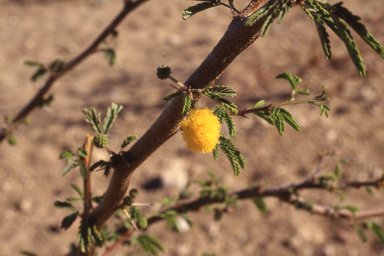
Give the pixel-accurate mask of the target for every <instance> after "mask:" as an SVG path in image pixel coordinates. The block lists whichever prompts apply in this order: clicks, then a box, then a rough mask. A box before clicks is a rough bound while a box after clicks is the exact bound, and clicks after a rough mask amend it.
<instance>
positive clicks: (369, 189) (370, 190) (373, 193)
mask: <svg viewBox="0 0 384 256" xmlns="http://www.w3.org/2000/svg"><path fill="white" fill-rule="evenodd" d="M364 189H365V191H366V192H367V193H368V194H370V195H371V196H375V192H373V190H372V189H371V188H370V187H365V188H364Z"/></svg>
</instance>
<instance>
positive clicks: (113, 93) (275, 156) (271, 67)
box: [0, 0, 384, 256]
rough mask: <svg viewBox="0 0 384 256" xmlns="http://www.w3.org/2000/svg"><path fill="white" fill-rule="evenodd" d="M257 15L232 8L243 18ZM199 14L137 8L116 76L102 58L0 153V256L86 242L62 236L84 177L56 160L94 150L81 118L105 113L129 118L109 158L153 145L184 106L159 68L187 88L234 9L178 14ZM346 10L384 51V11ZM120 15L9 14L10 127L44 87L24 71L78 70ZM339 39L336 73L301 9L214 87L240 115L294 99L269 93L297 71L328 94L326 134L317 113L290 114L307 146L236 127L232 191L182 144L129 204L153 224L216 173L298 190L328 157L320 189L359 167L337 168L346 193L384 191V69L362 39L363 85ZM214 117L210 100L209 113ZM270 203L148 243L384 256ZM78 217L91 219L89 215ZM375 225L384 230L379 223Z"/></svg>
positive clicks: (177, 2)
mask: <svg viewBox="0 0 384 256" xmlns="http://www.w3.org/2000/svg"><path fill="white" fill-rule="evenodd" d="M247 3H248V1H246V0H236V1H235V5H236V6H237V7H238V9H241V8H243V7H245V6H246V5H247ZM330 3H332V4H334V3H336V1H330ZM194 4H195V2H192V1H184V0H167V1H161V0H152V1H148V2H147V3H145V4H143V5H141V6H140V7H139V8H138V9H137V10H135V11H134V12H132V13H131V14H130V15H128V16H127V17H126V19H125V20H124V21H123V22H122V23H121V25H120V26H119V27H118V32H119V35H118V38H117V39H116V40H114V41H113V42H112V43H111V46H112V47H113V48H114V49H115V51H116V54H117V62H116V65H115V66H113V67H111V66H110V65H109V64H108V62H107V61H106V60H105V59H104V58H103V56H102V54H94V55H92V56H90V57H89V58H87V59H86V60H85V61H84V62H83V63H82V64H80V65H79V66H77V67H76V68H75V69H74V70H72V71H71V72H69V73H68V74H66V75H65V76H64V77H62V78H60V79H59V80H58V81H57V82H56V83H55V85H54V86H53V89H52V90H51V91H50V94H53V95H54V101H53V102H52V104H51V106H50V107H47V108H44V109H42V110H35V111H34V112H33V113H32V115H31V116H30V118H31V120H32V123H31V125H30V126H20V127H19V128H18V130H17V131H16V133H15V135H16V137H17V140H18V143H17V144H16V145H15V146H11V145H9V144H7V143H6V142H4V143H2V144H1V145H0V207H1V209H2V210H1V211H0V227H1V228H0V248H1V251H0V255H17V254H18V252H19V251H20V250H28V251H32V252H35V253H37V254H38V255H64V254H66V253H67V252H68V251H69V248H70V244H71V243H73V242H76V238H77V230H78V226H79V221H78V220H77V221H76V222H75V223H74V224H73V226H72V227H71V228H69V229H68V230H66V231H64V230H61V229H60V223H61V220H62V218H63V217H65V216H66V215H67V214H68V213H69V212H66V211H65V210H60V209H57V208H55V207H54V206H53V203H54V201H55V200H64V199H65V198H67V197H74V196H76V192H75V191H74V190H73V189H71V188H70V184H72V183H76V184H79V185H81V184H82V181H81V177H80V174H79V172H78V171H72V172H71V173H69V174H67V175H66V176H65V177H64V178H62V177H60V173H61V171H62V170H63V168H64V166H65V161H63V160H59V159H58V156H59V154H60V153H61V152H62V151H63V150H66V149H70V150H72V151H76V150H77V148H78V147H80V146H81V145H82V143H83V141H84V140H85V136H86V134H93V130H92V129H91V127H90V126H89V125H88V124H86V122H85V121H84V115H83V114H82V113H81V110H83V109H84V108H89V107H95V108H96V109H97V110H98V111H102V112H103V113H105V112H106V109H107V107H108V106H109V105H110V104H111V102H115V103H117V104H119V105H123V106H124V109H123V111H122V112H121V114H120V115H119V117H118V118H117V120H116V122H115V124H114V126H113V128H112V129H111V131H110V134H111V136H110V138H109V139H110V143H109V145H110V146H111V148H113V149H116V150H118V149H119V147H120V144H121V142H122V140H124V139H125V138H126V136H128V135H129V134H137V135H138V136H139V137H140V136H142V135H143V134H144V132H145V131H146V130H147V129H148V128H149V127H150V126H151V124H152V123H153V122H154V121H155V120H156V119H157V117H158V116H159V115H160V113H161V112H162V110H163V109H164V107H165V106H166V104H165V103H164V101H163V100H162V99H163V97H164V96H165V95H166V94H169V93H171V92H173V91H174V89H173V88H172V87H170V86H169V82H168V81H161V80H158V79H157V77H156V68H157V67H158V66H159V65H162V64H167V65H168V66H170V67H171V68H172V75H173V76H174V77H175V78H177V79H179V80H180V81H185V80H186V79H187V78H188V76H189V75H190V74H191V73H192V72H193V71H194V70H195V69H196V68H197V67H198V65H199V64H200V63H201V62H202V61H203V60H204V58H205V57H206V56H207V55H208V54H209V53H210V51H211V49H212V48H213V47H214V46H215V45H216V43H217V42H218V40H219V39H220V38H221V36H222V35H223V33H224V32H225V30H226V28H227V26H228V24H229V23H230V21H231V14H230V11H229V10H228V9H226V8H224V7H217V8H213V9H210V10H208V11H205V12H203V13H201V14H198V15H196V16H193V17H192V18H190V19H189V20H187V21H184V20H182V18H181V15H182V11H183V10H184V9H186V8H187V7H189V6H191V5H194ZM345 6H346V7H347V8H348V9H350V10H351V11H352V12H353V13H354V14H356V15H359V16H360V17H361V18H362V22H363V23H364V24H365V25H366V27H367V28H368V30H369V31H370V32H371V33H372V34H373V35H374V36H375V37H376V38H377V39H378V40H379V41H380V42H381V43H384V33H383V30H382V24H383V16H382V12H383V10H384V3H383V1H381V0H366V1H359V0H349V1H345ZM122 7H123V4H122V1H120V0H99V1H96V0H94V1H91V0H89V1H69V0H68V1H64V0H62V1H54V0H45V1H38V0H35V1H32V0H0V27H1V33H0V115H1V116H5V115H6V114H10V115H12V116H16V114H17V112H18V111H19V110H20V109H21V108H23V107H24V106H25V104H26V103H27V102H29V100H30V99H31V98H32V97H33V96H34V95H35V93H36V91H37V90H38V89H39V88H40V86H41V85H42V84H43V80H39V81H37V82H35V83H33V82H31V81H30V77H31V75H32V74H33V73H34V71H35V69H34V68H31V67H28V66H25V65H24V64H23V63H24V61H26V60H39V61H41V62H43V63H50V62H51V61H53V60H55V59H61V60H64V61H68V60H70V59H72V58H73V57H75V56H77V55H78V54H79V53H80V52H82V51H83V50H84V49H86V48H87V47H88V46H89V45H90V44H91V43H92V42H93V40H94V39H95V38H96V37H97V36H98V35H99V34H100V33H101V31H102V30H103V29H104V28H105V27H106V26H107V25H108V24H109V22H110V21H111V20H112V19H113V18H114V17H115V16H116V15H117V14H118V12H119V11H120V10H121V9H122ZM329 33H330V36H331V37H330V39H331V46H332V53H333V58H332V60H331V61H326V60H325V57H324V54H323V52H322V49H321V45H320V40H319V38H318V35H317V32H316V27H315V25H314V23H313V22H312V21H311V20H310V19H309V18H308V17H307V15H306V14H305V13H304V12H303V11H302V10H301V9H300V8H298V7H296V8H293V9H292V10H291V11H290V12H289V14H288V15H287V17H286V19H285V20H284V22H283V23H282V24H281V25H277V24H273V25H272V27H271V30H270V31H269V33H268V34H267V36H265V37H263V38H260V39H258V40H257V41H256V42H255V43H254V44H253V45H252V46H250V47H249V48H248V49H247V50H246V51H245V52H244V53H243V54H242V55H240V56H239V57H238V58H237V59H236V60H235V61H234V62H233V63H232V65H231V66H230V67H229V68H228V69H227V70H226V71H225V73H224V74H223V75H222V77H221V78H220V79H219V80H218V81H217V84H219V85H228V86H231V87H234V88H235V89H236V90H238V96H237V97H236V98H235V99H234V101H235V103H236V104H237V105H238V106H239V109H243V108H246V107H248V108H250V107H252V106H253V105H254V104H255V103H256V102H257V101H258V100H260V99H265V100H267V101H268V102H270V103H275V102H280V101H284V100H286V99H289V97H290V91H291V89H290V86H289V84H288V83H287V82H286V81H283V80H281V79H279V80H276V79H275V78H274V77H275V76H276V75H277V74H279V73H282V72H283V71H289V72H291V73H292V74H293V75H298V76H300V77H301V78H302V79H303V80H304V82H303V83H302V84H301V87H302V88H308V89H310V90H311V92H312V93H313V95H319V94H320V93H321V87H320V85H324V86H325V87H326V89H327V94H328V96H329V97H330V101H329V105H330V106H331V112H330V116H329V118H325V117H323V116H322V117H320V110H319V109H318V108H317V107H315V106H310V105H297V106H292V107H288V108H287V109H288V110H289V111H290V112H291V113H292V114H293V115H294V117H295V119H296V121H297V122H298V123H299V124H300V125H301V127H302V131H301V132H300V133H298V132H296V131H294V130H293V129H291V127H287V131H286V132H285V134H284V136H280V135H279V134H278V132H277V131H276V129H275V128H274V127H272V126H270V125H268V124H266V122H265V121H263V120H261V119H259V118H256V117H255V116H249V118H242V117H235V122H236V125H237V126H236V127H237V137H236V138H235V139H234V140H233V141H234V143H235V144H236V146H237V147H238V148H239V149H240V150H241V152H242V153H243V154H244V156H245V158H246V160H247V167H246V169H245V170H243V171H242V173H241V174H240V176H239V177H236V178H235V177H234V175H233V172H232V169H231V166H230V164H229V162H228V160H227V159H226V158H225V157H224V155H223V154H222V153H221V157H220V159H219V161H218V162H215V161H214V160H213V158H212V155H211V154H197V153H193V152H192V151H190V150H189V149H188V148H186V147H185V145H184V141H183V140H182V139H181V136H180V134H176V135H175V136H174V137H173V138H171V139H170V140H169V141H167V142H166V143H165V144H164V145H163V146H162V147H161V148H160V149H159V150H158V151H156V152H155V153H154V154H153V155H152V156H151V157H150V158H149V159H148V160H147V161H146V162H144V163H143V164H142V165H141V166H140V168H139V169H138V170H137V171H136V172H135V174H134V175H133V179H132V185H131V188H137V189H138V190H139V191H140V195H139V197H138V199H137V201H139V202H150V203H153V204H154V205H153V206H150V207H148V206H147V207H143V208H142V211H143V212H144V213H145V214H148V215H149V214H151V213H156V212H157V211H159V209H161V200H162V199H163V198H164V197H165V196H167V197H172V196H174V195H176V194H177V193H178V191H179V190H180V189H182V188H183V187H184V186H185V185H186V184H187V183H188V181H192V180H193V179H200V180H202V179H208V177H209V176H208V175H207V171H212V172H214V173H215V174H216V175H217V176H218V177H219V178H220V180H221V181H222V184H223V185H227V186H230V187H231V191H236V190H240V189H243V188H246V187H247V186H248V185H249V184H264V185H266V186H281V185H286V184H290V183H295V182H299V181H301V180H303V179H304V178H306V177H307V176H308V175H310V174H311V173H313V172H315V170H316V168H317V155H318V152H331V151H334V152H335V154H336V156H335V157H334V158H330V159H329V160H327V161H326V162H325V164H324V167H323V173H326V172H329V171H333V170H334V167H335V164H336V163H337V160H339V159H341V158H346V159H348V160H349V163H348V164H347V165H344V166H343V167H344V176H343V178H342V179H345V180H367V179H374V178H378V177H380V175H382V172H383V166H384V159H383V157H382V156H383V153H384V119H383V114H384V105H383V100H382V98H383V97H382V95H383V94H384V86H383V81H384V60H383V59H381V57H380V56H378V55H377V54H376V53H375V52H374V51H373V50H372V49H371V48H370V47H369V46H367V45H365V43H364V42H363V41H362V40H361V39H360V38H358V36H357V35H356V34H354V33H353V34H352V35H353V36H354V38H355V39H356V41H357V43H358V45H359V49H360V52H361V55H362V56H363V59H364V61H365V64H366V66H367V76H366V77H365V78H361V77H359V75H358V73H357V71H356V69H355V67H354V65H353V63H352V62H351V61H350V58H349V55H348V52H347V50H346V48H345V46H344V45H343V43H342V42H341V41H340V40H339V39H338V38H336V36H334V35H333V34H331V31H329ZM212 106H213V104H212V103H211V102H209V101H208V100H202V101H201V103H200V104H199V107H212ZM3 124H4V123H2V125H3ZM93 157H94V158H93V159H94V160H98V159H104V160H107V159H108V154H107V153H106V152H105V151H103V150H98V149H97V150H94V156H93ZM153 181H156V182H153ZM151 182H152V183H151ZM107 185H108V178H105V177H104V176H103V174H102V172H98V173H95V174H94V175H93V191H92V193H93V195H101V194H102V193H103V192H104V191H105V189H106V188H107ZM190 189H191V191H193V192H195V194H194V195H195V197H197V196H198V191H199V187H198V186H197V185H196V184H192V185H191V187H190ZM375 194H376V195H375V197H372V196H370V195H369V194H368V193H366V192H365V191H364V190H363V189H361V190H348V191H347V195H348V197H347V199H346V200H345V201H343V202H340V198H339V196H338V194H336V193H330V192H325V191H319V190H311V191H307V192H304V193H302V196H303V197H304V198H306V199H307V200H310V201H313V202H315V203H319V204H326V205H338V204H340V205H344V206H345V205H355V206H357V207H359V208H360V209H369V208H374V207H377V206H380V205H381V204H382V202H383V193H382V192H381V191H375ZM266 203H267V206H268V209H269V212H268V214H266V215H262V214H260V213H259V211H258V210H257V209H256V207H255V206H254V205H253V204H252V202H249V201H246V202H240V204H239V206H238V207H237V208H235V209H234V210H233V211H232V212H230V213H229V214H226V215H225V216H224V217H223V219H222V221H221V222H215V221H214V220H213V213H212V212H206V211H204V210H202V211H201V212H198V213H190V214H189V216H190V218H191V219H192V220H193V222H194V227H193V229H191V230H188V229H186V230H184V232H182V233H181V234H177V233H175V232H173V231H171V230H169V229H168V228H167V227H166V224H165V223H164V222H161V223H156V224H154V225H152V226H150V227H149V229H148V230H147V231H146V232H147V233H148V234H150V235H153V236H155V237H157V238H158V239H159V240H160V241H161V242H162V243H163V245H164V247H165V251H164V253H163V254H162V255H172V256H173V255H174V256H184V255H185V256H194V255H202V253H203V252H207V253H215V254H217V255H233V256H247V255H324V256H333V255H350V256H358V255H384V246H383V245H382V244H381V243H380V241H379V240H378V238H377V237H375V236H374V235H373V234H371V233H368V242H366V243H362V242H361V241H360V240H359V238H358V235H357V232H356V231H355V230H354V228H353V227H352V226H351V225H350V223H348V222H347V221H342V220H339V219H328V218H325V217H321V216H314V215H311V214H309V213H308V212H305V211H297V210H295V209H294V207H293V206H291V205H287V204H285V203H282V202H280V201H278V200H277V199H269V198H267V199H266ZM78 206H79V208H80V209H81V207H82V206H81V204H80V203H79V205H78ZM112 221H113V220H112ZM374 221H376V222H378V223H379V224H380V225H382V226H383V224H384V223H383V219H382V218H376V219H374ZM109 225H110V226H111V227H113V225H114V224H113V223H111V224H109ZM102 252H103V250H102V251H100V253H99V254H102ZM128 252H130V253H131V254H129V255H145V254H143V253H142V251H140V250H139V248H137V247H127V246H123V247H122V246H120V247H118V248H117V249H116V250H115V251H114V252H113V253H111V254H110V255H127V253H128Z"/></svg>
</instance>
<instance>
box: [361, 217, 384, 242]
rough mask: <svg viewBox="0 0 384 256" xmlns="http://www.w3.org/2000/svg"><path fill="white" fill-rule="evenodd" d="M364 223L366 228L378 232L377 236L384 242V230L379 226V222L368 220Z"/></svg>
mask: <svg viewBox="0 0 384 256" xmlns="http://www.w3.org/2000/svg"><path fill="white" fill-rule="evenodd" d="M364 225H365V226H366V228H368V229H371V230H372V231H373V232H374V233H375V234H376V236H377V237H378V238H379V239H380V242H381V243H382V244H384V231H383V229H382V228H381V227H380V226H379V224H377V223H376V222H373V221H366V222H364Z"/></svg>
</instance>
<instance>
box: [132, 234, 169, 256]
mask: <svg viewBox="0 0 384 256" xmlns="http://www.w3.org/2000/svg"><path fill="white" fill-rule="evenodd" d="M135 241H136V242H137V243H138V244H139V245H140V246H141V248H143V250H144V251H145V252H146V253H148V252H150V253H152V254H153V255H155V256H157V255H159V251H161V252H162V251H164V248H163V246H162V245H161V243H160V242H159V240H157V239H156V238H155V237H153V236H149V235H146V234H141V235H138V236H137V237H135Z"/></svg>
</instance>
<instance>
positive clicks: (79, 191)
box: [71, 184, 84, 197]
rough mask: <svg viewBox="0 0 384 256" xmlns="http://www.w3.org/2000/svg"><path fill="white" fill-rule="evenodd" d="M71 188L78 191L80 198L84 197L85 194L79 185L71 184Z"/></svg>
mask: <svg viewBox="0 0 384 256" xmlns="http://www.w3.org/2000/svg"><path fill="white" fill-rule="evenodd" d="M71 187H72V188H73V189H74V190H76V192H77V193H78V194H79V196H80V197H84V192H83V190H82V189H81V188H80V186H78V185H77V184H71Z"/></svg>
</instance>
